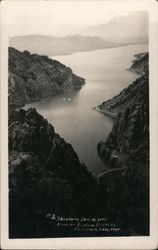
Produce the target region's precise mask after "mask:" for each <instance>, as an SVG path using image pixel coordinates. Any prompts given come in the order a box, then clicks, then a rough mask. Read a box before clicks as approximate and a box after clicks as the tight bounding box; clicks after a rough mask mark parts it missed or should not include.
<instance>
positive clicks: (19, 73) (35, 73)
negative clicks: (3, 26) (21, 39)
mask: <svg viewBox="0 0 158 250" xmlns="http://www.w3.org/2000/svg"><path fill="white" fill-rule="evenodd" d="M8 66H9V86H8V89H9V90H8V94H9V97H8V98H9V100H8V101H9V106H10V108H15V107H21V106H23V105H24V104H25V103H28V102H32V101H36V100H40V99H41V98H45V97H48V96H54V95H57V94H61V93H63V92H64V91H65V90H66V89H70V90H72V91H73V90H76V89H80V88H81V86H82V85H83V84H84V83H85V81H84V79H83V78H81V77H79V76H76V75H74V74H73V72H72V70H71V69H70V68H68V67H66V66H65V65H63V64H61V63H60V62H58V61H55V60H51V59H49V58H48V57H46V56H39V55H37V54H32V55H31V54H30V53H29V52H28V51H24V52H20V51H18V50H16V49H14V48H9V65H8Z"/></svg>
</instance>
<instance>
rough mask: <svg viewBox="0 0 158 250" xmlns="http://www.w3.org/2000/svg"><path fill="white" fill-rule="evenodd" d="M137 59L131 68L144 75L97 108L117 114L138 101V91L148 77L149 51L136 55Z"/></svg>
mask: <svg viewBox="0 0 158 250" xmlns="http://www.w3.org/2000/svg"><path fill="white" fill-rule="evenodd" d="M135 57H136V59H135V60H134V61H133V64H132V66H131V67H130V69H129V70H131V71H135V72H136V73H137V74H140V75H144V77H142V78H138V79H137V80H135V81H134V82H133V83H132V84H130V85H129V86H128V87H127V88H125V89H123V90H122V91H121V92H120V94H119V95H117V96H115V97H113V98H112V99H109V100H107V101H105V102H103V103H102V104H101V105H99V106H98V107H97V108H98V109H99V110H101V111H103V112H111V113H115V114H116V115H117V114H118V113H119V112H121V111H123V110H124V109H125V108H126V106H127V105H129V104H130V103H134V102H136V101H137V95H136V93H137V92H138V93H140V92H141V91H142V89H143V88H144V81H145V79H147V77H148V60H149V55H148V53H140V54H137V55H135Z"/></svg>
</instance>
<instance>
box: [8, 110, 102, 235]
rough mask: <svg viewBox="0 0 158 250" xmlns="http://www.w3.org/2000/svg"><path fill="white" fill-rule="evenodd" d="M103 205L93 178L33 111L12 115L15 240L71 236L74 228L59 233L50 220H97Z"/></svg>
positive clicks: (11, 206) (12, 224) (11, 202)
mask: <svg viewBox="0 0 158 250" xmlns="http://www.w3.org/2000/svg"><path fill="white" fill-rule="evenodd" d="M104 202H105V197H104V195H103V191H102V190H101V189H100V187H99V185H98V184H97V182H96V180H95V179H94V178H93V177H92V174H91V173H90V172H88V170H87V169H86V167H85V166H84V165H82V164H81V163H80V161H79V159H78V156H77V154H76V153H75V151H74V150H73V148H72V146H71V145H70V144H68V143H66V142H65V141H64V139H62V138H61V137H60V136H59V135H58V134H56V133H55V131H54V128H53V126H52V125H50V124H49V123H48V122H47V120H45V119H44V118H43V117H42V116H41V115H39V114H38V113H37V112H36V110H35V109H29V110H27V111H25V110H23V109H20V110H19V111H12V112H10V116H9V218H10V219H9V223H10V224H9V225H10V226H9V232H10V237H11V238H19V237H20V238H21V237H24V238H25V237H46V236H47V237H52V236H60V235H61V236H63V235H65V236H66V235H68V236H69V235H73V234H72V232H73V230H71V228H70V227H66V228H65V229H64V228H62V227H57V225H56V224H55V223H53V221H51V220H50V218H47V215H48V214H55V216H63V217H64V216H67V217H68V216H71V217H81V216H85V217H89V216H97V217H98V216H101V215H103V213H104V212H105V211H104V209H105V206H104ZM73 233H74V232H73ZM76 235H77V234H76Z"/></svg>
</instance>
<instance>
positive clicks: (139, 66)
mask: <svg viewBox="0 0 158 250" xmlns="http://www.w3.org/2000/svg"><path fill="white" fill-rule="evenodd" d="M148 62H149V53H148V52H144V53H139V54H136V55H135V60H133V64H132V66H131V67H130V68H129V69H128V70H130V71H134V72H136V73H137V74H140V75H142V74H144V72H145V70H146V68H147V67H148Z"/></svg>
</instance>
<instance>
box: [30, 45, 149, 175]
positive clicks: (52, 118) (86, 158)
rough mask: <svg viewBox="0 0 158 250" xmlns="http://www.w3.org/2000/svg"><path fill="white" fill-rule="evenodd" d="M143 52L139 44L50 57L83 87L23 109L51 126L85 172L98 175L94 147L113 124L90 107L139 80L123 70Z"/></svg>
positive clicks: (98, 162)
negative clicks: (80, 80)
mask: <svg viewBox="0 0 158 250" xmlns="http://www.w3.org/2000/svg"><path fill="white" fill-rule="evenodd" d="M147 50H148V46H147V45H142V44H141V45H128V46H123V47H118V48H111V49H102V50H95V51H86V52H77V53H74V54H72V55H64V56H54V57H52V59H55V60H57V61H59V62H61V63H63V64H64V65H66V66H68V67H70V68H71V69H72V71H73V72H74V73H75V74H77V75H79V76H81V77H83V78H85V81H86V84H85V85H84V86H83V87H82V89H81V90H80V91H78V92H77V94H75V95H73V96H72V95H71V96H68V95H69V93H68V94H67V95H66V96H65V95H63V96H57V97H49V98H47V99H45V100H43V101H40V102H34V103H31V104H28V105H26V106H25V109H27V108H29V107H34V108H36V110H37V111H38V112H39V113H40V114H41V115H43V117H44V118H46V119H47V120H48V121H49V122H50V123H51V124H52V125H53V126H54V128H55V131H56V133H59V134H60V136H61V137H63V138H64V139H65V141H66V142H68V143H71V145H72V146H73V148H74V150H75V151H76V153H77V154H78V156H79V159H80V161H81V162H83V163H84V164H85V165H86V166H87V168H88V170H89V171H91V172H93V173H95V174H99V173H101V172H102V171H103V170H105V169H106V168H107V166H106V165H105V164H104V163H103V162H102V160H101V159H100V158H99V156H98V154H97V143H98V142H99V141H101V140H103V139H104V140H105V139H106V138H107V136H108V134H109V133H110V131H111V129H112V125H113V121H114V120H113V118H111V117H109V116H106V115H103V114H101V113H99V112H96V111H94V110H92V107H94V106H97V105H99V104H101V103H102V102H103V101H106V100H107V99H109V98H112V97H113V96H115V95H117V94H119V92H120V91H121V90H122V89H123V88H125V87H127V86H128V85H129V84H130V83H132V82H133V81H134V80H135V79H136V78H138V77H139V76H138V75H137V74H135V73H132V72H129V71H127V69H128V68H129V67H130V66H131V64H132V60H134V59H135V58H134V55H135V54H138V53H141V52H145V51H147ZM43 147H44V145H43ZM61 157H62V156H61Z"/></svg>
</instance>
